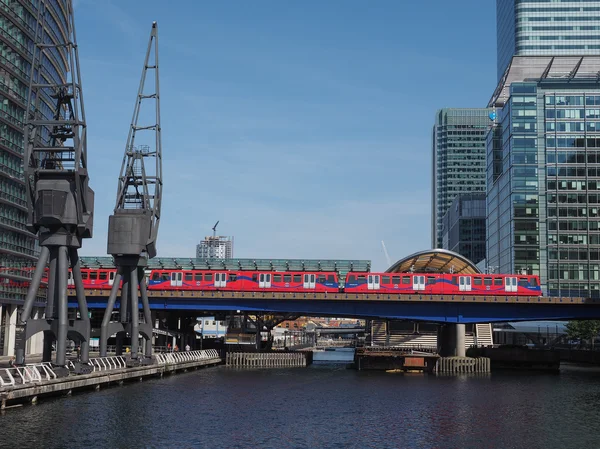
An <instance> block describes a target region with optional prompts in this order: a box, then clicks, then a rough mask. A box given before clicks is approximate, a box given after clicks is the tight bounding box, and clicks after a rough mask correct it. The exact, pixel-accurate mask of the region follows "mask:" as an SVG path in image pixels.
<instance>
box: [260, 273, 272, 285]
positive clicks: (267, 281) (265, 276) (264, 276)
mask: <svg viewBox="0 0 600 449" xmlns="http://www.w3.org/2000/svg"><path fill="white" fill-rule="evenodd" d="M258 286H259V287H260V288H271V273H260V275H259V277H258Z"/></svg>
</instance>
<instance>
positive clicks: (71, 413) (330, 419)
mask: <svg viewBox="0 0 600 449" xmlns="http://www.w3.org/2000/svg"><path fill="white" fill-rule="evenodd" d="M0 447H10V448H29V447H32V448H33V447H37V448H138V447H139V448H142V447H150V448H162V447H169V448H277V449H286V448H336V449H337V448H440V449H449V448H498V449H509V448H527V449H536V448H544V449H551V448H560V449H565V448H598V447H600V370H597V369H595V370H594V369H584V368H576V367H570V368H569V367H568V368H565V369H563V370H562V371H561V374H557V375H556V374H555V375H550V374H530V373H510V374H493V375H491V376H471V377H468V376H461V377H455V376H453V377H441V376H435V375H422V374H390V373H384V372H357V371H354V370H349V369H345V368H343V367H339V366H323V365H321V366H316V365H313V366H311V367H308V368H295V369H271V370H236V369H231V368H226V367H223V366H221V367H217V368H208V369H205V370H201V371H194V372H190V373H185V374H179V375H174V376H170V377H165V378H164V379H153V380H147V381H144V382H141V383H134V384H126V385H124V386H121V387H112V388H107V389H104V390H101V391H99V392H93V393H92V392H90V393H80V394H76V395H74V396H72V397H70V398H63V399H50V400H42V401H40V403H39V404H38V405H33V406H26V407H21V408H16V409H11V410H8V411H6V412H5V413H3V414H2V415H0Z"/></svg>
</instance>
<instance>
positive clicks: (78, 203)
mask: <svg viewBox="0 0 600 449" xmlns="http://www.w3.org/2000/svg"><path fill="white" fill-rule="evenodd" d="M65 6H66V8H67V23H66V35H62V34H61V35H60V38H59V39H61V40H60V41H58V42H55V41H54V39H53V38H51V37H50V34H49V31H48V30H51V29H52V23H53V20H54V19H52V16H51V14H50V11H48V10H47V6H46V1H44V0H40V1H39V2H38V9H37V20H36V25H35V38H34V45H33V47H32V52H33V57H32V64H31V70H30V79H29V90H28V98H27V106H28V107H27V112H26V117H25V135H24V143H25V151H24V165H25V186H26V190H27V210H28V219H27V229H28V230H29V231H30V232H32V233H34V234H37V235H38V238H39V244H40V246H41V251H40V256H39V259H38V262H37V265H36V268H35V272H34V275H33V279H32V281H31V284H30V286H29V290H28V292H27V297H26V298H25V303H24V304H23V308H22V309H21V314H20V317H19V319H18V322H17V329H16V344H15V346H16V356H17V357H16V358H17V363H18V364H23V363H24V362H25V343H26V341H27V339H28V338H30V337H31V336H32V335H34V334H36V333H38V332H44V349H43V361H45V362H49V361H51V357H52V344H53V342H54V340H56V365H57V366H59V367H64V366H65V365H66V349H67V337H69V338H73V339H74V340H78V341H79V344H80V346H81V352H80V358H81V362H83V363H86V362H88V357H89V339H90V320H89V317H88V310H87V303H86V299H85V291H84V288H83V283H82V281H81V270H80V263H79V257H78V254H77V250H78V249H79V248H81V245H82V243H83V239H86V238H91V237H92V224H93V209H94V192H93V191H92V189H90V187H89V185H88V181H89V178H88V167H87V139H86V122H85V112H84V108H83V91H82V87H81V73H80V71H79V55H78V49H77V39H76V35H75V21H74V14H73V3H72V1H71V0H67V1H66V2H65ZM44 61H46V63H47V61H62V62H63V63H64V64H65V66H64V68H65V73H64V75H62V74H61V75H59V76H62V79H61V80H60V81H57V80H56V78H55V75H53V74H51V73H50V72H49V71H48V68H47V66H46V64H44ZM48 261H49V273H48V288H47V303H46V313H45V317H44V319H32V316H31V311H32V308H33V305H34V301H35V299H36V294H37V293H38V289H39V288H40V283H41V279H42V275H43V273H44V270H45V268H46V264H47V263H48ZM69 266H71V268H72V272H73V282H74V285H75V290H76V294H77V302H78V305H79V311H78V312H79V318H77V319H75V320H71V321H70V320H69V317H68V296H67V288H68V282H69V278H68V275H69ZM63 371H66V370H65V369H64V368H63V369H62V370H58V371H57V372H63Z"/></svg>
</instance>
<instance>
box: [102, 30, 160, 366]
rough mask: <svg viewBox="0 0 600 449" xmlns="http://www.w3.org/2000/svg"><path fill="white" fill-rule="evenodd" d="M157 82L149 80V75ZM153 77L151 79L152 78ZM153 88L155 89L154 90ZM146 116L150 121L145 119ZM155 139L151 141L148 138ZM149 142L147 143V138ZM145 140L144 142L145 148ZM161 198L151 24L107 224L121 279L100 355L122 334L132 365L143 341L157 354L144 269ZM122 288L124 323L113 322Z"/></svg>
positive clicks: (157, 90) (121, 317) (155, 53)
mask: <svg viewBox="0 0 600 449" xmlns="http://www.w3.org/2000/svg"><path fill="white" fill-rule="evenodd" d="M149 71H151V73H152V74H153V76H154V82H153V83H148V85H149V87H148V89H150V90H151V92H146V90H145V89H146V87H147V86H146V81H147V79H146V78H147V76H148V72H149ZM151 76H152V75H151ZM150 86H151V87H150ZM152 102H153V103H154V105H153V106H154V114H152V115H153V116H154V117H153V119H152V120H153V121H152V122H151V123H150V124H140V123H139V119H140V110H141V108H142V105H144V104H148V103H152ZM144 117H146V116H145V115H144ZM149 134H151V135H152V137H150V138H149V137H148V135H149ZM144 138H145V140H142V139H144ZM139 141H142V142H143V143H140V142H139ZM161 198H162V144H161V126H160V87H159V71H158V26H157V24H156V22H153V23H152V30H151V32H150V39H149V41H148V48H147V51H146V58H145V60H144V68H143V69H142V76H141V80H140V85H139V89H138V94H137V98H136V102H135V107H134V110H133V118H132V119H131V126H130V128H129V135H128V137H127V144H126V145H125V155H124V156H123V163H122V165H121V173H120V176H119V185H118V190H117V202H116V204H115V209H114V213H113V215H111V216H110V217H109V220H108V248H107V249H108V253H109V254H112V256H113V258H114V261H115V265H116V266H117V274H116V275H115V279H114V281H113V286H112V289H111V292H110V296H109V298H108V304H107V306H106V310H105V313H104V318H103V320H102V326H101V328H100V356H102V357H105V356H106V355H107V343H108V338H109V337H110V336H111V335H113V334H115V333H116V334H117V349H116V353H117V355H120V354H122V352H123V339H124V337H125V336H126V334H128V335H129V336H130V337H131V359H130V360H129V362H130V363H131V364H136V363H138V362H140V357H139V344H138V338H139V337H138V336H139V335H140V334H141V335H142V337H143V338H144V340H145V347H144V356H145V358H146V359H145V360H146V361H147V360H149V359H150V357H151V355H152V318H151V314H150V304H149V302H148V292H147V285H146V278H145V276H144V267H147V266H148V259H151V258H153V257H154V256H156V240H157V237H158V225H159V222H160V209H161ZM121 280H123V286H122V287H121V306H120V309H119V321H111V317H112V312H113V308H114V306H115V301H116V299H117V294H118V292H119V288H120V283H121ZM138 291H139V295H140V296H141V300H142V310H143V312H144V322H143V323H140V322H139V301H138Z"/></svg>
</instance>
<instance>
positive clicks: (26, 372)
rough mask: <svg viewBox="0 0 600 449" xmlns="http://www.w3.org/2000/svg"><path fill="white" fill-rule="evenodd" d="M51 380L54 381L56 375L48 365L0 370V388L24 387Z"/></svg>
mask: <svg viewBox="0 0 600 449" xmlns="http://www.w3.org/2000/svg"><path fill="white" fill-rule="evenodd" d="M51 379H56V373H55V372H54V370H53V369H52V366H51V365H50V364H49V363H32V364H28V365H25V366H15V367H12V368H0V387H5V386H15V385H25V384H30V383H35V382H42V381H43V380H51Z"/></svg>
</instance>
